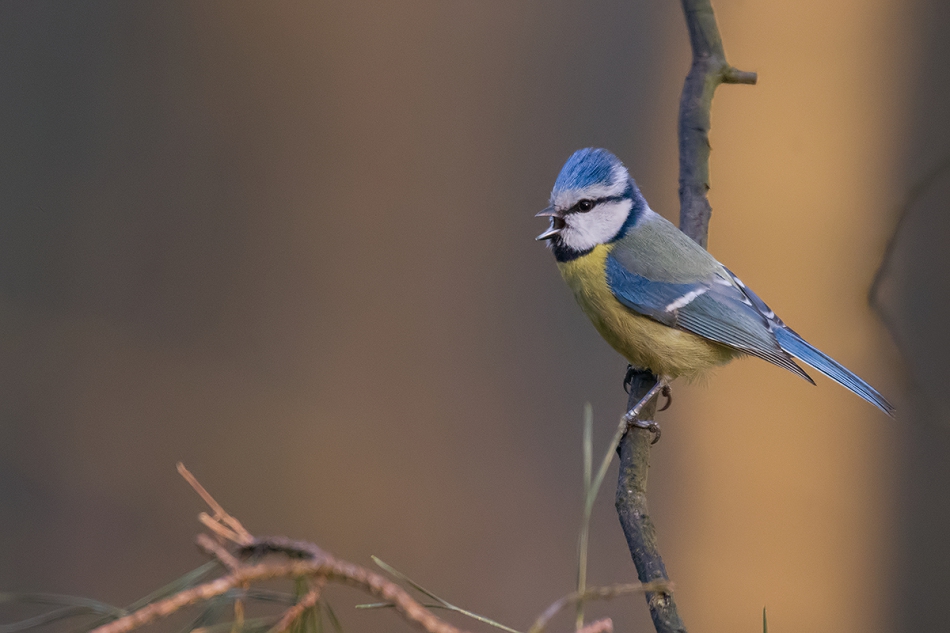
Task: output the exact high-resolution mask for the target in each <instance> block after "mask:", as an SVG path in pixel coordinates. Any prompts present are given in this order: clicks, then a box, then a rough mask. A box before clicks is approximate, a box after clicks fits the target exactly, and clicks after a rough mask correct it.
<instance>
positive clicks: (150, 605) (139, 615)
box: [17, 464, 669, 633]
mask: <svg viewBox="0 0 950 633" xmlns="http://www.w3.org/2000/svg"><path fill="white" fill-rule="evenodd" d="M178 472H179V473H181V476H182V477H184V479H185V480H186V481H187V482H188V483H189V484H191V486H192V487H193V488H194V489H195V491H196V492H197V493H198V494H199V495H201V497H202V498H203V499H204V500H205V501H206V502H207V503H208V505H209V506H210V507H211V509H212V511H213V512H214V515H213V516H211V515H208V514H207V513H204V512H202V513H200V514H199V515H198V518H199V521H200V522H201V523H203V524H204V525H205V527H207V528H208V529H209V530H210V531H211V534H212V535H213V536H211V535H209V534H199V535H198V537H197V538H196V542H197V545H198V547H199V548H201V549H202V550H203V551H204V552H205V553H207V554H208V555H209V556H212V557H213V558H215V559H216V560H217V561H218V562H219V563H220V564H221V565H222V566H223V567H225V568H226V569H227V572H228V573H227V574H226V575H224V576H221V577H220V578H217V579H215V580H211V581H208V582H205V583H203V584H200V585H195V586H192V585H185V586H183V587H182V588H180V589H178V590H177V591H176V592H175V593H173V594H172V595H168V594H164V595H166V596H168V597H165V598H163V599H160V600H158V599H156V600H155V601H154V602H150V600H151V598H148V599H145V600H143V601H140V602H138V603H137V604H136V605H135V606H132V607H129V609H128V611H125V610H121V609H115V608H113V607H108V606H103V608H104V609H105V612H108V613H110V614H114V616H115V617H117V619H115V620H112V621H110V622H107V623H104V624H101V625H100V626H97V627H95V628H93V629H92V631H91V633H129V632H130V631H133V630H135V629H137V628H139V627H142V626H144V625H146V624H150V623H152V622H155V621H157V620H160V619H162V618H166V617H168V616H170V615H172V614H173V613H175V612H177V611H178V610H180V609H182V608H184V607H187V606H190V605H193V604H197V603H199V602H205V601H208V600H211V599H213V598H216V597H218V596H221V595H224V594H225V593H227V592H229V591H231V590H233V589H238V588H241V589H243V590H244V591H243V592H242V593H241V594H240V595H241V596H245V597H247V596H250V595H251V594H250V593H249V592H248V591H247V589H248V587H249V586H250V584H251V583H252V582H260V581H266V580H274V579H278V578H286V579H295V580H297V579H307V580H309V581H310V582H309V590H308V591H307V593H306V594H304V595H303V596H301V597H300V598H298V599H297V600H296V601H295V604H293V605H292V606H290V607H289V608H288V609H287V610H286V611H284V613H283V614H282V615H281V617H280V618H279V620H278V621H277V623H276V624H275V626H274V627H273V628H272V629H270V632H269V633H286V631H287V630H288V629H290V627H291V626H293V624H294V622H295V621H297V620H298V619H299V618H300V617H301V616H303V615H304V614H305V613H306V612H307V610H308V609H313V608H314V607H316V606H317V605H319V604H320V603H321V594H322V592H323V589H324V587H325V586H326V584H327V583H328V582H336V583H339V584H344V585H349V586H351V587H356V588H357V589H360V590H362V591H364V592H366V593H368V594H370V595H372V596H375V597H377V598H380V599H382V600H383V602H382V603H380V604H377V605H367V606H387V607H393V608H394V609H395V610H396V611H397V612H398V613H399V614H400V615H402V616H403V617H404V618H405V619H406V620H408V621H409V622H410V623H412V624H415V625H417V626H418V627H420V628H422V629H423V630H425V631H426V632H427V633H464V631H462V630H461V629H459V628H457V627H455V626H453V625H451V624H449V623H448V622H445V621H444V620H442V619H441V618H439V617H437V616H435V615H434V614H433V613H432V612H431V611H429V610H428V608H427V607H425V606H423V605H422V604H421V603H419V602H418V601H416V600H415V599H414V598H413V597H412V596H410V595H409V593H408V592H407V591H406V590H405V589H403V588H402V587H401V586H400V585H399V584H397V583H396V582H393V581H392V580H389V579H388V578H385V577H383V576H381V575H379V574H377V573H375V572H372V571H370V570H369V569H366V568H365V567H361V566H360V565H356V564H354V563H350V562H347V561H344V560H341V559H338V558H336V557H335V556H333V555H331V554H329V553H327V552H326V551H324V550H322V549H321V548H319V547H317V546H316V545H314V544H313V543H309V542H306V541H295V540H291V539H289V538H286V537H282V536H278V537H268V538H258V537H255V536H254V535H252V534H251V533H250V532H249V531H247V530H246V529H245V528H244V527H243V526H242V525H241V522H240V521H238V520H237V519H236V518H234V517H233V516H231V515H230V514H229V513H227V512H226V511H225V510H224V508H223V507H221V505H220V504H218V502H217V501H215V500H214V498H213V497H212V496H211V495H210V494H209V493H208V491H207V490H205V489H204V487H203V486H202V485H201V484H200V483H198V480H197V479H195V477H194V476H193V475H192V474H191V473H190V472H188V469H186V468H185V467H184V465H182V464H178ZM229 548H230V549H229ZM268 554H279V555H282V556H284V557H285V558H284V560H282V561H281V562H261V563H255V564H246V563H245V561H246V560H247V559H250V560H251V561H257V560H260V558H261V557H263V556H266V555H268ZM374 560H375V561H376V563H377V564H379V565H380V566H381V567H382V568H383V569H385V570H386V571H388V572H389V573H391V574H393V576H394V577H395V578H396V579H397V580H402V581H404V582H406V583H408V584H409V585H410V586H412V587H413V588H414V589H416V590H418V591H419V592H420V593H423V594H425V595H427V596H429V597H430V598H432V599H434V600H435V601H437V602H438V603H440V604H438V605H436V606H437V607H443V608H447V609H451V610H453V611H456V612H459V613H462V614H464V615H467V616H469V617H471V618H475V619H476V620H479V621H481V622H486V623H488V624H491V625H493V626H496V627H499V628H502V629H504V630H506V631H509V632H510V633H518V631H517V630H515V629H512V628H510V627H506V626H504V625H501V624H498V623H497V622H494V621H493V620H489V619H488V618H485V617H483V616H480V615H477V614H475V613H472V612H470V611H467V610H465V609H462V608H460V607H456V606H455V605H452V604H450V603H448V602H446V601H445V600H443V599H442V598H439V597H438V596H436V595H434V594H433V593H432V592H430V591H428V590H427V589H424V588H423V587H421V586H419V585H418V584H417V583H415V582H413V581H412V580H410V579H409V578H407V577H406V576H405V575H403V574H402V573H400V572H398V571H397V570H395V569H393V568H392V567H390V566H389V565H386V564H385V563H383V562H382V561H381V560H379V559H376V558H375V557H374ZM205 567H207V565H206V566H205ZM195 580H196V581H197V578H196V579H195ZM176 584H177V583H176ZM647 591H652V592H667V591H669V583H668V582H667V581H665V580H658V581H656V582H653V583H632V584H627V585H613V586H609V587H594V588H591V589H588V590H586V591H584V592H579V593H573V594H569V595H567V596H564V597H563V598H561V599H560V600H558V601H556V602H555V603H554V604H552V605H551V606H550V607H548V609H547V610H546V611H545V612H544V613H542V614H541V615H540V616H539V617H538V619H537V620H536V621H535V624H534V626H533V627H532V630H531V632H532V633H541V631H542V630H543V629H544V627H545V626H547V624H548V623H549V622H550V620H551V618H553V617H554V616H555V615H556V614H557V613H558V612H559V611H561V610H562V609H563V608H564V607H565V606H567V605H570V604H577V603H579V602H581V601H584V600H595V599H600V600H609V599H610V598H613V597H616V596H621V595H626V594H630V593H641V592H647ZM259 593H260V592H258V594H259ZM288 597H289V596H288ZM62 601H63V599H62V597H60V599H59V600H57V601H56V604H59V603H61V602H62ZM69 601H70V602H77V600H76V599H69ZM90 602H91V601H83V602H82V606H85V605H86V604H87V603H90ZM94 604H97V605H98V603H94ZM235 610H236V612H235V622H234V623H232V624H233V627H232V628H233V629H235V630H239V629H240V628H241V625H242V623H244V619H243V615H244V614H243V603H242V602H241V601H240V599H236V600H235ZM98 611H102V608H100V609H98ZM331 613H332V612H331ZM54 615H55V619H61V617H66V616H61V614H59V613H58V612H57V613H55V614H54ZM118 616H121V617H118ZM48 621H51V620H50V616H46V617H44V618H43V619H42V621H41V622H39V624H43V623H45V622H48ZM24 624H26V625H29V626H34V625H36V623H35V622H33V620H28V621H25V622H20V623H17V627H18V630H19V629H20V628H23V627H22V625H24ZM198 630H203V629H195V631H198ZM577 633H613V622H612V621H611V620H610V619H609V618H605V619H602V620H598V621H596V622H593V623H591V624H589V625H587V626H586V627H584V628H583V629H581V630H579V631H578V632H577Z"/></svg>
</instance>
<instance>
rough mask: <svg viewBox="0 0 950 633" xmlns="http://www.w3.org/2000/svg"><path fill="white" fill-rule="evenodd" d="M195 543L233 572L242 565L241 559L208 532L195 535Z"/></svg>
mask: <svg viewBox="0 0 950 633" xmlns="http://www.w3.org/2000/svg"><path fill="white" fill-rule="evenodd" d="M195 544H197V545H198V548H199V549H200V550H201V551H203V552H204V553H205V554H208V555H209V556H213V557H214V558H216V559H217V560H218V562H220V563H221V564H222V565H224V567H225V569H227V570H228V571H229V572H231V573H232V574H233V573H234V572H236V571H237V570H238V568H239V567H240V566H241V561H239V560H238V559H237V558H235V557H234V555H233V554H232V553H231V552H229V551H228V550H227V549H225V548H224V546H223V545H221V544H220V543H218V542H217V541H215V540H214V539H213V538H211V537H210V536H208V535H207V534H199V535H198V536H197V537H195Z"/></svg>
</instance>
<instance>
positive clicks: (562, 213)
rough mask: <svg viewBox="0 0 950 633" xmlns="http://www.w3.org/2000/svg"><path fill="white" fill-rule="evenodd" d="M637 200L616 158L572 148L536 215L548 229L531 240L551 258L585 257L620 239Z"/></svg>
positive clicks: (632, 216) (635, 187) (632, 219)
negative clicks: (544, 247)
mask: <svg viewBox="0 0 950 633" xmlns="http://www.w3.org/2000/svg"><path fill="white" fill-rule="evenodd" d="M642 200H643V198H642V196H641V195H640V192H639V191H638V190H637V186H636V185H635V184H634V182H633V179H632V178H630V174H628V173H627V168H626V167H624V166H623V163H621V162H620V159H618V158H617V157H616V156H614V155H613V154H611V153H610V152H608V151H607V150H605V149H595V148H590V147H588V148H587V149H581V150H578V151H576V152H574V154H573V155H572V156H571V157H570V158H568V159H567V162H566V163H564V167H563V168H561V173H560V174H558V177H557V180H556V181H555V182H554V189H552V190H551V200H550V202H551V205H550V206H549V207H548V208H547V209H545V210H543V211H541V212H540V213H538V214H537V215H538V216H541V217H549V218H551V226H550V227H549V228H548V230H547V231H545V232H544V233H542V234H541V235H539V236H538V237H537V238H536V239H538V240H548V243H549V245H550V246H551V248H553V249H554V251H555V255H559V252H560V254H562V255H565V256H568V258H570V256H571V255H573V256H577V255H578V254H583V253H586V252H587V251H589V250H591V249H592V248H594V247H595V246H597V245H598V244H606V243H608V242H611V241H613V240H616V239H619V238H620V237H622V236H623V234H624V232H625V231H626V229H627V228H628V227H629V225H630V224H631V223H632V221H634V220H635V217H634V216H635V211H636V210H637V209H640V208H645V206H646V204H645V203H642V204H641V201H642ZM628 220H630V222H628ZM560 258H561V257H560V255H559V259H560Z"/></svg>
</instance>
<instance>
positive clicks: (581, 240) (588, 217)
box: [561, 200, 633, 251]
mask: <svg viewBox="0 0 950 633" xmlns="http://www.w3.org/2000/svg"><path fill="white" fill-rule="evenodd" d="M632 206H633V202H632V201H631V200H618V201H616V202H602V203H600V204H598V205H597V206H596V207H595V208H594V210H592V211H590V212H589V213H572V214H570V215H568V216H567V217H566V218H564V221H565V223H566V224H567V226H566V227H565V228H564V230H563V231H561V240H562V241H563V242H564V244H565V245H567V246H568V247H570V248H572V249H574V250H576V251H586V250H589V249H591V248H594V247H595V246H597V245H598V244H605V243H607V242H609V241H610V240H611V239H613V238H614V237H615V236H616V235H617V233H619V232H620V228H621V227H622V226H623V223H624V222H626V220H627V215H628V214H629V213H630V208H631V207H632Z"/></svg>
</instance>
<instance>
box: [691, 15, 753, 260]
mask: <svg viewBox="0 0 950 633" xmlns="http://www.w3.org/2000/svg"><path fill="white" fill-rule="evenodd" d="M682 3H683V12H684V13H685V15H686V26H687V28H688V29H689V43H690V46H691V47H692V49H693V62H692V66H691V67H690V69H689V74H687V75H686V81H685V82H684V84H683V95H682V97H681V98H680V114H679V144H680V191H679V193H680V229H681V230H682V231H683V233H686V235H688V236H690V237H691V238H693V240H695V241H696V242H698V243H699V244H702V245H703V246H704V247H705V246H706V238H707V235H708V233H709V217H710V216H711V215H712V208H711V207H710V206H709V200H707V198H706V192H707V191H709V127H710V111H711V109H712V98H713V94H714V93H715V91H716V88H717V87H718V86H719V84H724V83H726V84H754V83H755V82H756V81H757V79H758V77H757V75H756V74H755V73H752V72H744V71H741V70H738V69H736V68H734V67H732V66H730V65H729V63H728V62H727V61H726V53H725V51H724V49H723V45H722V37H721V36H720V35H719V27H718V26H717V25H716V16H715V14H714V13H713V8H712V3H711V2H710V0H682Z"/></svg>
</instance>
